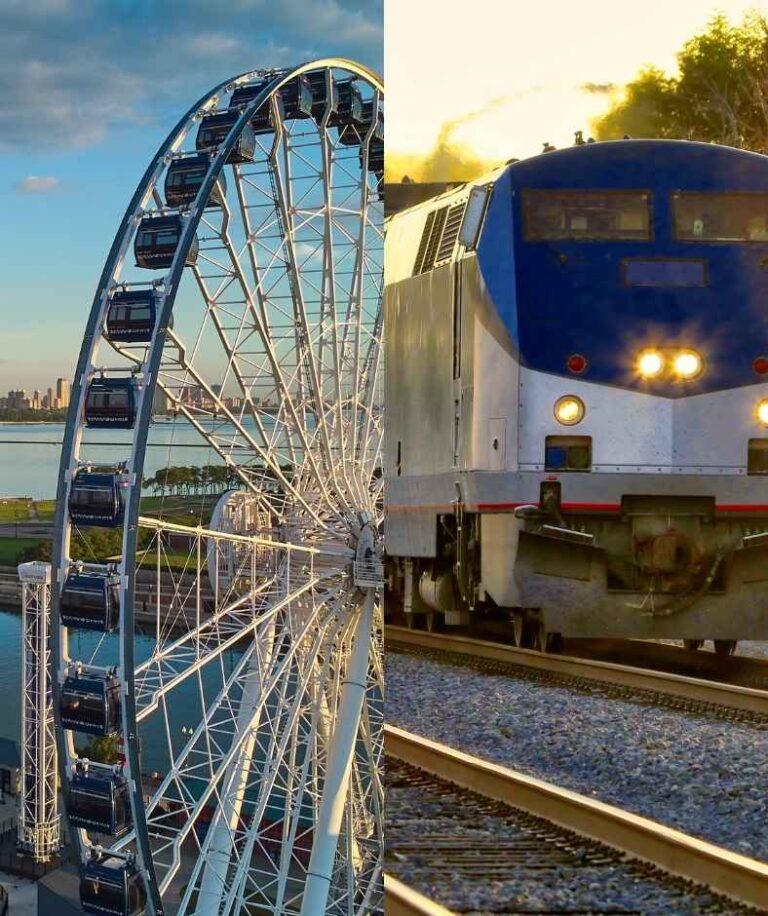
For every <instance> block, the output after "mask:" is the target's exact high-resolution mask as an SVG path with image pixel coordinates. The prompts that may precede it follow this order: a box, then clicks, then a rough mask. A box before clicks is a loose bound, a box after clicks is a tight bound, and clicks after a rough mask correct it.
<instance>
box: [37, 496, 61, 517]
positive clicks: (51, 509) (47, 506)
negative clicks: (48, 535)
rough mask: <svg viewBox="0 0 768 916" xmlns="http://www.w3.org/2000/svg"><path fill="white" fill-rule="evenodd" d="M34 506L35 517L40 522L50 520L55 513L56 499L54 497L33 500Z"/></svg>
mask: <svg viewBox="0 0 768 916" xmlns="http://www.w3.org/2000/svg"><path fill="white" fill-rule="evenodd" d="M35 506H36V508H37V517H38V518H39V519H40V521H41V522H52V521H53V517H54V515H55V514H56V500H55V499H38V500H35Z"/></svg>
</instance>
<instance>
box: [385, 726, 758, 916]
mask: <svg viewBox="0 0 768 916" xmlns="http://www.w3.org/2000/svg"><path fill="white" fill-rule="evenodd" d="M385 750H386V755H387V769H386V778H387V866H386V867H387V872H388V875H387V878H386V879H385V903H386V913H387V916H450V914H451V913H463V914H470V913H471V914H490V913H493V914H498V916H502V914H504V916H520V914H528V913H534V912H535V913H539V914H542V913H558V914H563V913H568V914H577V913H578V914H587V913H613V914H618V913H623V914H629V913H637V914H644V916H647V914H650V913H658V914H661V913H664V914H689V913H690V914H693V913H696V914H714V913H726V914H734V916H735V914H738V913H749V912H755V911H757V912H761V913H766V912H768V865H766V864H764V863H762V862H757V861H755V860H754V859H749V858H747V857H745V856H741V855H739V854H737V853H733V852H730V851H729V850H726V849H723V848H721V847H718V846H715V845H713V844H711V843H707V842H704V841H702V840H699V839H696V838H694V837H690V836H688V835H686V834H684V833H681V832H680V831H677V830H673V829H671V828H669V827H665V826H663V825H661V824H658V823H655V822H654V821H650V820H648V819H646V818H643V817H640V816H638V815H635V814H632V813H629V812H627V811H623V810H621V809H619V808H615V807H613V806H611V805H606V804H604V803H603V802H599V801H596V800H594V799H591V798H587V797H585V796H582V795H578V794H577V793H575V792H571V791H568V790H565V789H561V788H558V787H557V786H553V785H552V784H550V783H546V782H543V781H542V780H539V779H535V778H532V777H530V776H525V775H523V774H521V773H517V772H514V771H512V770H508V769H506V768H504V767H500V766H497V765H495V764H491V763H488V762H486V761H483V760H480V759H478V758H476V757H471V756H469V755H468V754H464V753H462V752H460V751H456V750H454V749H452V748H448V747H446V746H444V745H441V744H438V743H436V742H434V741H430V740H428V739H425V738H422V737H420V736H418V735H414V734H411V733H409V732H406V731H403V730H401V729H398V728H394V727H392V726H387V727H386V729H385ZM404 881H405V882H406V883H404ZM409 885H411V886H409Z"/></svg>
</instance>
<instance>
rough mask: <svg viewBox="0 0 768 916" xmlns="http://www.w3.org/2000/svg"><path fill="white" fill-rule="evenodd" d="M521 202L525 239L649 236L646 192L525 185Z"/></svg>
mask: <svg viewBox="0 0 768 916" xmlns="http://www.w3.org/2000/svg"><path fill="white" fill-rule="evenodd" d="M522 202H523V231H524V238H525V240H526V241H527V242H541V241H554V240H557V239H561V240H562V239H573V240H582V241H611V240H614V241H615V240H635V241H650V238H651V228H650V227H651V206H650V195H649V194H648V193H647V192H646V191H591V190H585V191H581V190H538V189H537V190H534V189H532V188H526V189H524V190H523V192H522Z"/></svg>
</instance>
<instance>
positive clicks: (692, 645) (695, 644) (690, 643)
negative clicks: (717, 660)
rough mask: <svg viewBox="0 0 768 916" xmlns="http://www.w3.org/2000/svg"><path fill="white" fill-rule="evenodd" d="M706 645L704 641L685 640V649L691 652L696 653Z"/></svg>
mask: <svg viewBox="0 0 768 916" xmlns="http://www.w3.org/2000/svg"><path fill="white" fill-rule="evenodd" d="M703 645H704V640H703V639H684V640H683V648H684V649H688V650H689V651H690V652H695V651H696V650H697V649H700V648H701V647H702V646H703Z"/></svg>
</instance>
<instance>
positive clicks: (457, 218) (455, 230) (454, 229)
mask: <svg viewBox="0 0 768 916" xmlns="http://www.w3.org/2000/svg"><path fill="white" fill-rule="evenodd" d="M466 207H467V202H466V201H462V202H461V203H460V204H454V206H452V207H451V209H450V210H449V211H448V216H447V218H446V220H445V228H444V229H443V237H442V239H440V246H439V247H438V249H437V257H436V258H435V263H436V264H437V263H439V262H440V261H446V260H448V259H449V258H450V257H451V255H452V254H453V249H454V248H455V247H456V239H457V238H458V237H459V229H460V228H461V221H462V220H463V219H464V210H466Z"/></svg>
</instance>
